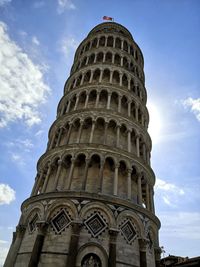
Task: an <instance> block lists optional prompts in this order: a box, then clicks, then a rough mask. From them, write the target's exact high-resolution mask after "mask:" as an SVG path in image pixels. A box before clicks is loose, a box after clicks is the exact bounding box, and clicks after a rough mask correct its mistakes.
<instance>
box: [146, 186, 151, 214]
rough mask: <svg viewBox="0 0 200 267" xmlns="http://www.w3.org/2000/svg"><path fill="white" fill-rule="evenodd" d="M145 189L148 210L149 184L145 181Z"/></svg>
mask: <svg viewBox="0 0 200 267" xmlns="http://www.w3.org/2000/svg"><path fill="white" fill-rule="evenodd" d="M145 190H146V208H147V209H148V210H150V198H149V185H148V183H147V182H146V188H145Z"/></svg>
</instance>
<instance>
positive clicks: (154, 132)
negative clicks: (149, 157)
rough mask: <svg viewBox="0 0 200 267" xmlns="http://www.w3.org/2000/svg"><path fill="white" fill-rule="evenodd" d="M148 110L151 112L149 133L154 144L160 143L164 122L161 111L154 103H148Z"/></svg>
mask: <svg viewBox="0 0 200 267" xmlns="http://www.w3.org/2000/svg"><path fill="white" fill-rule="evenodd" d="M147 108H148V111H149V117H150V119H149V128H148V132H149V134H150V136H151V139H152V143H153V144H155V143H158V141H159V140H160V137H161V128H162V120H161V116H160V112H159V109H158V108H157V107H156V105H155V104H153V103H148V104H147Z"/></svg>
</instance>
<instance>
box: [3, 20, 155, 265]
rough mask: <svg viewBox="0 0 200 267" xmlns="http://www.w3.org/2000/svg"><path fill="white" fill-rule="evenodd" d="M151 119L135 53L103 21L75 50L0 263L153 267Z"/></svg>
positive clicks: (124, 35) (116, 27) (127, 36)
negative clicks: (32, 178)
mask: <svg viewBox="0 0 200 267" xmlns="http://www.w3.org/2000/svg"><path fill="white" fill-rule="evenodd" d="M52 52H53V51H52ZM148 124H149V114H148V109H147V92H146V87H145V75H144V58H143V55H142V51H141V50H140V48H139V46H138V45H137V43H136V42H135V41H134V38H133V37H132V35H131V33H130V32H129V31H128V29H126V28H125V27H124V26H122V25H120V24H118V23H116V22H106V23H101V24H99V25H97V26H96V27H94V29H92V30H91V31H90V32H89V33H88V35H87V37H86V38H85V39H84V40H83V41H82V42H81V44H80V45H79V46H78V48H77V50H76V52H75V55H74V61H73V65H72V68H71V71H70V75H69V78H68V79H67V81H66V83H65V85H64V93H63V96H62V98H61V100H60V101H59V104H58V107H57V116H56V118H55V121H54V122H53V124H52V126H51V127H50V129H49V134H48V145H47V149H46V151H45V152H44V154H43V155H42V156H41V157H40V159H39V160H38V163H37V174H36V177H37V178H36V179H35V184H34V186H33V190H32V192H31V195H30V197H29V198H28V199H27V200H25V201H24V202H23V204H22V208H21V210H22V216H21V218H20V224H22V225H23V226H24V227H25V228H26V229H27V230H26V231H23V230H22V231H19V232H18V231H17V233H16V234H15V235H14V238H13V240H14V241H13V244H12V245H11V248H10V251H9V253H8V256H7V260H6V262H5V265H4V266H5V267H11V266H16V267H19V266H28V267H35V266H48V267H55V266H59V267H65V266H67V267H72V266H73V267H74V266H77V267H81V266H82V267H83V266H84V267H87V266H88V267H92V266H93V267H100V266H101V267H116V266H140V267H144V266H145V267H155V259H157V258H156V257H157V256H156V255H157V254H158V253H157V254H155V253H154V251H155V248H157V247H159V242H158V230H159V227H160V222H159V220H158V218H157V217H156V215H155V209H154V195H153V187H154V184H155V174H154V172H153V170H152V168H151V164H150V163H151V162H150V157H151V150H152V142H151V138H150V136H149V134H148V131H147V130H148ZM150 229H152V231H153V232H152V234H153V235H151V232H150V236H148V233H149V231H150ZM19 230H20V229H19ZM139 238H141V239H139ZM30 255H31V256H30ZM157 261H158V260H157Z"/></svg>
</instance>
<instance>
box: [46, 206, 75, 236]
mask: <svg viewBox="0 0 200 267" xmlns="http://www.w3.org/2000/svg"><path fill="white" fill-rule="evenodd" d="M70 222H71V219H70V217H69V216H68V214H67V212H66V211H65V210H64V209H62V210H61V211H60V212H59V213H58V214H56V215H55V216H54V218H53V219H52V220H51V224H52V226H53V228H54V230H55V232H56V233H57V234H59V233H60V232H61V231H63V230H64V229H65V228H66V227H67V226H68V225H69V224H70Z"/></svg>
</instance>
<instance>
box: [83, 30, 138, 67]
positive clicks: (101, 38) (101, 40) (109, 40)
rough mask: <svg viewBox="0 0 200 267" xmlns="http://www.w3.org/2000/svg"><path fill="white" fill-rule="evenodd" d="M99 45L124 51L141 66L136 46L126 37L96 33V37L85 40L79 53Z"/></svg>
mask: <svg viewBox="0 0 200 267" xmlns="http://www.w3.org/2000/svg"><path fill="white" fill-rule="evenodd" d="M99 47H111V48H115V49H120V50H122V51H125V52H127V53H128V54H129V55H131V56H133V58H134V59H135V60H136V61H137V62H139V63H140V64H141V65H142V66H143V59H142V56H141V55H140V52H139V51H138V50H137V49H138V48H137V47H136V46H135V47H134V46H133V45H132V44H130V43H129V40H128V39H125V38H121V37H116V36H111V35H98V36H97V37H94V38H92V39H91V40H89V41H87V42H86V43H85V44H83V46H82V48H81V49H80V54H79V55H82V54H84V53H85V52H87V51H89V50H91V49H93V48H95V49H96V48H99Z"/></svg>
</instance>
